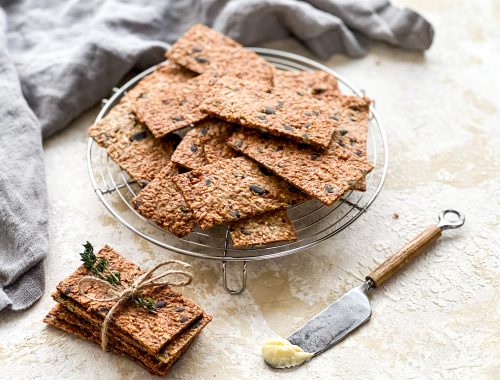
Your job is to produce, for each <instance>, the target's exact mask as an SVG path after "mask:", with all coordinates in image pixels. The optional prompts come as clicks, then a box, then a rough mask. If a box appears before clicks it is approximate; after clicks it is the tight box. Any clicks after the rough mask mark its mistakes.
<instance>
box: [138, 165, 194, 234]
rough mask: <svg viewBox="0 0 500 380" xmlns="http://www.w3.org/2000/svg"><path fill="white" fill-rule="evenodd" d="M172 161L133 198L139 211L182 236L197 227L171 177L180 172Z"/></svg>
mask: <svg viewBox="0 0 500 380" xmlns="http://www.w3.org/2000/svg"><path fill="white" fill-rule="evenodd" d="M178 173H179V171H178V170H177V166H176V165H175V164H173V163H170V164H169V165H168V166H167V167H165V168H164V169H163V170H162V171H161V172H160V173H159V174H158V175H157V176H156V178H155V179H154V180H153V181H152V182H151V183H150V184H149V185H148V186H146V187H145V188H144V189H142V190H141V192H140V193H139V194H138V195H137V196H136V197H135V198H134V199H133V200H132V203H133V205H134V207H135V208H136V210H137V211H139V212H140V213H141V214H142V215H144V216H145V217H146V218H148V219H151V220H153V221H154V222H155V223H157V224H158V225H159V226H160V227H162V228H165V229H166V230H168V231H170V232H171V233H173V234H174V235H177V236H179V237H182V236H184V235H187V234H188V233H189V232H191V231H192V230H193V228H194V227H195V222H194V220H193V215H192V212H191V210H190V208H189V206H188V205H187V203H186V201H185V200H184V198H183V197H182V195H181V193H180V191H179V190H178V189H177V188H176V187H175V185H174V183H173V182H172V179H171V177H172V176H174V175H176V174H178Z"/></svg>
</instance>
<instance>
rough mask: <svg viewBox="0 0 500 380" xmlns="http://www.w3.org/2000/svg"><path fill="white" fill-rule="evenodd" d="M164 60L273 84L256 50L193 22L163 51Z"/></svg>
mask: <svg viewBox="0 0 500 380" xmlns="http://www.w3.org/2000/svg"><path fill="white" fill-rule="evenodd" d="M166 56H167V58H168V59H170V60H172V61H174V62H176V63H177V64H179V65H181V66H184V67H186V68H188V69H190V70H192V71H194V72H197V73H200V74H202V73H205V72H207V71H215V72H225V73H226V74H227V75H231V76H234V77H238V78H247V79H250V80H252V81H255V82H262V83H266V84H267V85H268V86H269V87H272V84H273V72H274V68H273V66H272V65H270V64H269V63H267V62H266V61H265V60H264V59H263V58H262V57H260V56H259V55H257V54H256V53H254V52H252V51H250V50H247V49H245V48H244V47H243V46H241V45H240V44H239V43H237V42H236V41H234V40H232V39H231V38H229V37H227V36H225V35H223V34H221V33H219V32H216V31H215V30H213V29H210V28H209V27H207V26H205V25H202V24H197V25H194V26H193V27H192V28H191V29H189V30H188V31H187V32H186V33H185V34H184V35H183V36H182V37H181V38H179V39H178V40H177V42H176V43H175V44H174V45H173V46H172V47H171V48H170V49H169V50H168V51H167V53H166Z"/></svg>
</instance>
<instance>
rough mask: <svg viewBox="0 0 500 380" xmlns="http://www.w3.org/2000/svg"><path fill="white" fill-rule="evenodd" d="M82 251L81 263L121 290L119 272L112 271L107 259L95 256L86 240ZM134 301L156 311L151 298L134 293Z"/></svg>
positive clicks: (122, 287) (122, 286) (95, 274)
mask: <svg viewBox="0 0 500 380" xmlns="http://www.w3.org/2000/svg"><path fill="white" fill-rule="evenodd" d="M83 247H84V251H83V252H81V253H80V257H81V261H82V262H83V265H85V267H86V268H87V269H88V270H90V272H91V273H92V274H93V275H94V276H96V277H99V278H100V279H102V280H104V281H107V282H108V283H109V284H110V285H111V286H113V287H114V288H117V289H120V290H123V289H125V286H124V285H123V284H122V282H121V274H120V272H112V271H111V270H110V269H109V267H108V264H109V263H108V260H106V259H105V258H99V259H98V258H97V256H96V255H95V253H94V247H93V246H92V244H90V243H89V242H88V241H87V242H86V243H85V244H83ZM134 301H135V303H136V304H137V305H139V306H140V307H143V308H144V309H146V310H148V311H151V312H153V313H155V312H156V302H155V300H154V299H152V298H149V297H148V298H144V297H142V296H140V295H136V296H135V297H134Z"/></svg>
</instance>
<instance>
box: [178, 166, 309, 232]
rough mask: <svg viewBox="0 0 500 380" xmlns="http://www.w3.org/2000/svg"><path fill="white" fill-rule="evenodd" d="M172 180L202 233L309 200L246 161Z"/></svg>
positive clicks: (203, 170) (210, 168)
mask: <svg viewBox="0 0 500 380" xmlns="http://www.w3.org/2000/svg"><path fill="white" fill-rule="evenodd" d="M172 180H173V181H174V183H175V184H176V185H177V187H178V188H179V190H180V191H181V192H182V195H183V196H184V199H185V200H186V202H187V203H188V205H189V207H190V208H191V210H192V211H193V215H194V218H195V219H196V222H197V223H198V225H199V226H200V227H201V228H202V229H207V228H210V227H213V226H214V225H216V224H222V223H228V222H234V221H237V220H239V219H244V218H249V217H252V216H254V215H258V214H261V213H264V212H267V211H272V210H277V209H280V208H284V207H287V206H289V205H291V204H294V203H298V202H301V201H303V200H304V199H305V197H304V195H303V194H302V193H300V192H299V191H297V190H296V189H294V188H293V187H291V186H289V185H288V184H287V183H286V182H284V181H282V180H280V179H279V178H277V177H275V176H274V175H271V174H270V173H267V171H265V170H263V169H261V168H259V166H258V165H257V164H255V163H254V162H252V161H251V160H249V159H247V158H244V157H238V158H233V159H229V160H224V161H220V162H217V163H215V164H211V165H207V166H204V167H202V168H200V169H196V170H193V171H191V172H189V173H185V174H181V175H178V176H175V177H173V178H172Z"/></svg>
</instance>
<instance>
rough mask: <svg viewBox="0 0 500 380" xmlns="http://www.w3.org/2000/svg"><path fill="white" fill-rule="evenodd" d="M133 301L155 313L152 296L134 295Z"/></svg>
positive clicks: (154, 303)
mask: <svg viewBox="0 0 500 380" xmlns="http://www.w3.org/2000/svg"><path fill="white" fill-rule="evenodd" d="M134 301H135V303H136V304H137V305H139V306H141V307H143V308H145V309H146V310H149V311H151V312H153V313H156V302H155V300H154V299H152V298H144V297H142V296H135V298H134Z"/></svg>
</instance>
